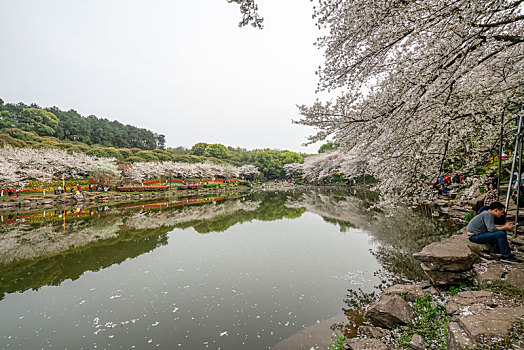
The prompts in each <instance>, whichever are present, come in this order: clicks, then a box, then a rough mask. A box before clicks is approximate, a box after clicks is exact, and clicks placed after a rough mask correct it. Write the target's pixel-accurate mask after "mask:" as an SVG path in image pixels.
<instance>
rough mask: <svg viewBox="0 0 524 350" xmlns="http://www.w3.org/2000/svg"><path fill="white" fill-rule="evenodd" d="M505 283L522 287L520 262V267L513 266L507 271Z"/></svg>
mask: <svg viewBox="0 0 524 350" xmlns="http://www.w3.org/2000/svg"><path fill="white" fill-rule="evenodd" d="M506 283H508V284H509V285H510V286H513V287H517V288H523V289H524V266H523V265H522V264H521V267H520V268H518V267H517V266H514V267H512V268H511V269H510V270H509V271H508V274H507V275H506Z"/></svg>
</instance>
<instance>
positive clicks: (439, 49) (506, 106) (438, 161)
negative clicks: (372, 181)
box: [298, 0, 524, 198]
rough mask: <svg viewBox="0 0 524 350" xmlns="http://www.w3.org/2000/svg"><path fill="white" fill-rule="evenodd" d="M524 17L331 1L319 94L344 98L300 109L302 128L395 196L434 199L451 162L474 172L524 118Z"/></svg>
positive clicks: (501, 7)
mask: <svg viewBox="0 0 524 350" xmlns="http://www.w3.org/2000/svg"><path fill="white" fill-rule="evenodd" d="M523 12H524V4H523V2H522V1H514V0H492V1H470V0H453V1H452V0H443V1H435V0H421V1H404V0H395V1H387V2H384V1H379V0H371V1H370V0H351V1H349V0H342V1H340V0H325V1H321V2H320V6H319V7H317V8H316V10H315V14H314V17H315V18H316V20H317V25H318V27H319V28H325V29H326V30H327V32H328V34H326V35H325V36H323V37H321V38H319V39H318V41H317V45H318V46H319V47H321V48H322V49H323V50H324V51H325V62H324V64H323V66H322V67H321V69H320V71H319V72H318V74H319V77H320V80H319V85H318V89H319V90H320V91H327V92H330V91H331V92H336V93H337V94H338V97H337V98H336V99H334V100H330V101H321V100H317V101H316V102H315V103H314V104H312V105H311V106H305V105H303V106H301V107H299V110H300V113H301V114H302V119H301V120H299V121H298V122H299V123H301V124H304V125H309V126H313V127H316V128H317V130H318V133H317V134H315V135H312V136H311V137H310V141H311V142H316V141H318V140H323V139H326V138H327V137H332V138H333V140H334V141H335V142H336V143H337V144H339V145H340V150H341V151H343V152H346V154H348V155H349V157H355V156H357V157H356V158H355V160H357V161H362V160H365V161H366V162H367V163H368V164H369V169H370V171H372V172H373V173H374V174H376V175H378V177H379V178H380V179H381V180H382V182H381V188H382V190H384V191H385V192H388V193H390V194H395V195H400V196H404V197H406V196H410V197H412V198H413V196H416V195H417V194H418V195H421V197H419V198H424V197H425V196H427V195H428V192H424V190H425V189H427V188H428V186H427V184H428V183H431V182H432V181H434V180H435V179H436V178H437V176H438V175H439V172H440V171H441V170H442V168H443V165H444V164H445V163H446V162H449V161H452V160H453V159H456V158H461V159H464V160H465V162H464V164H463V169H464V170H465V171H467V170H469V169H472V168H473V167H474V166H475V165H477V164H478V162H479V161H480V160H482V159H483V157H485V155H486V153H487V152H489V150H490V149H492V147H493V145H494V143H495V142H496V140H497V137H498V132H499V126H498V125H499V124H500V123H501V119H502V117H503V116H504V115H505V118H506V119H505V121H507V120H508V119H509V118H511V117H516V116H517V114H518V113H523V112H524V111H523V110H522V108H521V106H522V104H523V102H524V99H523V93H524V64H523V63H524V61H523V57H524V36H523V35H522V33H524V15H523ZM511 125H514V124H511ZM358 157H360V158H362V159H360V160H359V159H358ZM422 189H424V190H422Z"/></svg>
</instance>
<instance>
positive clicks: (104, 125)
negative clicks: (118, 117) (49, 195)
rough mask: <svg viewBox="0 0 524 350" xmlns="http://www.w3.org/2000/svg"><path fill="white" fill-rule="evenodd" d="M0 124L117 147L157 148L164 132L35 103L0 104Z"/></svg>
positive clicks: (162, 142) (2, 126)
mask: <svg viewBox="0 0 524 350" xmlns="http://www.w3.org/2000/svg"><path fill="white" fill-rule="evenodd" d="M0 128H19V129H21V130H25V131H30V132H34V133H35V134H37V135H39V136H54V137H56V138H58V139H60V140H70V141H78V142H82V143H85V144H88V145H100V146H104V147H117V148H140V149H156V148H161V149H163V148H164V147H165V142H166V140H165V136H164V135H161V134H157V133H154V132H152V131H150V130H147V129H142V128H137V127H135V126H132V125H124V124H122V123H120V122H118V121H109V120H107V119H105V118H98V117H96V116H94V115H90V116H88V117H83V116H81V115H80V114H79V113H78V112H76V111H74V110H72V109H71V110H69V111H62V110H60V109H59V108H58V107H51V108H41V107H39V106H37V105H35V104H32V105H30V106H27V105H25V104H23V103H18V104H10V103H7V104H4V103H3V101H2V103H1V104H0Z"/></svg>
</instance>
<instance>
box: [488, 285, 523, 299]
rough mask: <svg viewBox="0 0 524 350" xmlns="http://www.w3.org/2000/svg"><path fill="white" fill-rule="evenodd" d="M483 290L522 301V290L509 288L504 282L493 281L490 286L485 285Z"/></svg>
mask: <svg viewBox="0 0 524 350" xmlns="http://www.w3.org/2000/svg"><path fill="white" fill-rule="evenodd" d="M484 288H485V289H489V290H491V291H493V292H496V293H499V294H502V295H506V296H509V297H512V298H517V299H520V300H524V289H522V288H518V287H513V286H510V285H509V284H507V283H506V282H504V281H495V282H492V283H490V284H485V285H484Z"/></svg>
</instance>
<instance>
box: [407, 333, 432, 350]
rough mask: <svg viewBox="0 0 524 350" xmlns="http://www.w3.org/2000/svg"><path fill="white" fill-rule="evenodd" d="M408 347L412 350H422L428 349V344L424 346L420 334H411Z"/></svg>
mask: <svg viewBox="0 0 524 350" xmlns="http://www.w3.org/2000/svg"><path fill="white" fill-rule="evenodd" d="M408 346H409V348H410V349H412V350H424V349H426V348H427V347H428V344H426V342H425V341H424V339H423V338H422V336H421V335H420V334H413V337H411V341H410V342H409V344H408Z"/></svg>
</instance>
